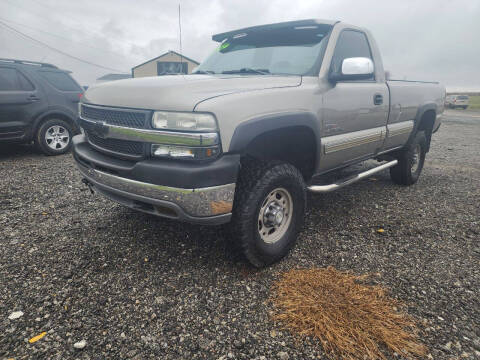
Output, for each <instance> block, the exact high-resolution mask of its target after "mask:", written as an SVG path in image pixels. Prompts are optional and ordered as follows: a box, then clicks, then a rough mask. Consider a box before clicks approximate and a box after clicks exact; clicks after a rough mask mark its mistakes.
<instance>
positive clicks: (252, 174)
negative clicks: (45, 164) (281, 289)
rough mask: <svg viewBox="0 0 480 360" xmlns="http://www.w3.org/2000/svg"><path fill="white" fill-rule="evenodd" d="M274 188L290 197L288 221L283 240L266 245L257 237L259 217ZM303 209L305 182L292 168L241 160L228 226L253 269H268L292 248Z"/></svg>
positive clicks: (304, 204) (301, 223) (301, 219)
mask: <svg viewBox="0 0 480 360" xmlns="http://www.w3.org/2000/svg"><path fill="white" fill-rule="evenodd" d="M277 188H283V189H285V190H287V191H288V193H289V194H290V196H291V200H292V207H291V208H292V211H291V214H290V216H291V219H290V223H289V224H288V227H287V228H286V230H284V231H285V233H284V234H283V236H282V237H281V238H280V239H279V240H278V241H276V242H274V243H267V242H265V241H264V240H263V239H262V237H261V235H260V233H259V213H260V210H261V207H262V204H264V200H265V199H266V197H267V196H268V195H269V194H270V192H271V191H273V190H274V189H277ZM305 208H306V186H305V182H304V180H303V177H302V175H301V174H300V172H299V171H298V170H297V169H296V168H295V167H294V166H293V165H290V164H286V163H265V162H259V161H255V160H253V159H243V160H242V168H241V171H240V174H239V179H238V182H237V188H236V191H235V200H234V206H233V214H232V222H231V223H230V224H229V225H228V226H229V229H230V231H229V233H230V234H231V235H232V239H231V240H232V241H233V242H234V244H235V247H236V248H237V249H239V250H240V251H241V252H242V253H243V255H244V256H245V257H246V259H247V260H248V261H249V262H250V263H251V264H252V265H253V266H255V267H264V266H267V265H270V264H272V263H274V262H276V261H278V260H280V259H282V258H283V257H284V256H285V255H286V254H287V253H288V252H289V250H290V249H291V248H292V247H293V246H294V245H295V242H296V240H297V236H298V233H299V232H300V230H301V227H302V225H303V221H304V216H305Z"/></svg>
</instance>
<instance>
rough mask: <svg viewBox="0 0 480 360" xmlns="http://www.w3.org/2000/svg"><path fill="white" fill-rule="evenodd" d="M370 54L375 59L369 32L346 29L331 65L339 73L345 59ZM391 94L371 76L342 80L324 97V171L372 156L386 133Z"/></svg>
mask: <svg viewBox="0 0 480 360" xmlns="http://www.w3.org/2000/svg"><path fill="white" fill-rule="evenodd" d="M353 57H366V58H370V59H372V61H373V57H372V54H371V50H370V46H369V44H368V40H367V36H366V35H365V33H363V32H361V31H357V30H343V31H342V33H341V34H340V36H339V38H338V41H337V45H336V47H335V51H334V55H333V57H332V62H331V65H330V71H333V72H338V71H340V69H341V66H342V62H343V60H344V59H347V58H353ZM388 104H389V95H388V88H387V85H386V84H385V83H380V82H377V81H376V80H375V76H374V74H372V76H371V78H368V79H362V80H341V81H338V82H336V84H335V85H333V87H332V88H330V89H329V90H328V91H326V93H325V94H324V97H323V121H324V134H325V135H324V136H325V137H322V152H323V154H322V155H323V158H322V162H321V164H320V169H321V170H322V171H325V170H330V169H334V168H339V167H342V166H346V165H348V164H350V163H354V162H357V161H361V160H363V159H365V158H368V157H371V156H372V155H374V154H375V153H376V152H378V150H379V149H380V148H381V146H382V144H383V140H384V139H385V135H386V124H387V117H388Z"/></svg>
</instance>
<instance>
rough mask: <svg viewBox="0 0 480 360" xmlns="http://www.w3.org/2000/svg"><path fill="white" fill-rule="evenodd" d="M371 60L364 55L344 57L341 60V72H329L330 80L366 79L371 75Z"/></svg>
mask: <svg viewBox="0 0 480 360" xmlns="http://www.w3.org/2000/svg"><path fill="white" fill-rule="evenodd" d="M373 72H374V66H373V61H372V60H371V59H369V58H365V57H354V58H346V59H343V61H342V70H341V73H331V74H330V76H329V79H330V80H331V81H334V82H336V81H341V80H361V79H368V78H370V77H371V76H372V75H373Z"/></svg>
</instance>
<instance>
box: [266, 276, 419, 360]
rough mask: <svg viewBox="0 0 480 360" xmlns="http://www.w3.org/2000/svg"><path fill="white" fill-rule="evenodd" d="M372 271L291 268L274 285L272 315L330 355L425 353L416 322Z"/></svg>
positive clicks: (356, 356) (371, 356)
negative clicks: (375, 282) (374, 280)
mask: <svg viewBox="0 0 480 360" xmlns="http://www.w3.org/2000/svg"><path fill="white" fill-rule="evenodd" d="M367 278H368V275H364V276H355V275H352V274H351V273H348V272H341V271H337V270H336V269H334V268H332V267H329V268H327V269H309V270H290V271H288V272H286V273H284V274H283V276H282V277H281V279H280V280H279V281H277V282H276V283H275V284H274V286H273V292H272V298H271V300H272V302H273V304H274V309H275V310H274V312H273V319H274V320H275V321H279V322H280V323H281V324H282V325H283V326H284V328H286V329H288V330H290V331H291V332H292V333H293V334H296V335H300V336H309V337H313V338H316V339H318V340H319V341H320V343H321V345H322V347H323V349H324V351H325V353H326V354H327V356H328V357H329V358H331V359H348V360H350V359H355V360H357V359H362V360H363V359H386V355H385V352H387V351H390V352H392V353H393V352H396V353H397V354H399V355H402V356H403V357H406V358H418V357H421V356H424V355H425V354H426V351H427V349H426V347H425V346H424V345H422V344H421V343H419V341H418V339H417V336H416V333H417V332H418V331H417V329H416V327H415V323H414V321H413V319H412V317H410V316H409V315H407V314H405V313H402V312H400V311H399V308H400V307H401V306H402V304H400V303H399V302H398V301H396V300H394V299H392V298H390V297H389V296H388V295H387V293H386V290H385V289H384V288H382V287H380V286H372V285H367V284H365V280H366V279H367Z"/></svg>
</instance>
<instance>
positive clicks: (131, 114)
mask: <svg viewBox="0 0 480 360" xmlns="http://www.w3.org/2000/svg"><path fill="white" fill-rule="evenodd" d="M147 114H148V112H146V111H134V110H114V109H109V108H105V109H103V108H100V107H93V106H88V105H83V104H82V107H81V117H82V118H84V119H87V120H100V121H104V122H105V123H107V124H110V125H116V126H125V127H131V128H139V129H142V128H144V127H145V122H146V120H147Z"/></svg>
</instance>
